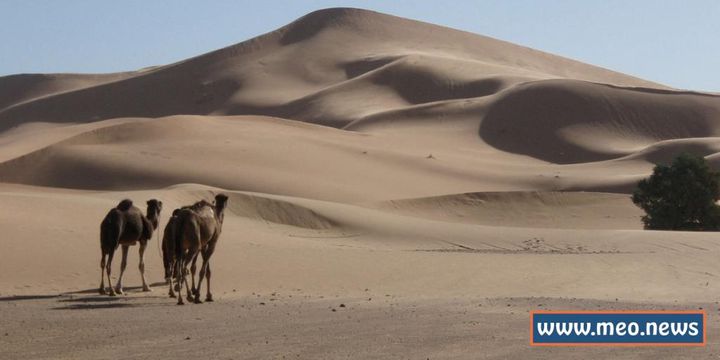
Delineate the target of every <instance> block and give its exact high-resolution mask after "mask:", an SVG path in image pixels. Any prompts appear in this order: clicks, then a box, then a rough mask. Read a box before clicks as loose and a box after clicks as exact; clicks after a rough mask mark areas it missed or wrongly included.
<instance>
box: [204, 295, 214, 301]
mask: <svg viewBox="0 0 720 360" xmlns="http://www.w3.org/2000/svg"><path fill="white" fill-rule="evenodd" d="M213 301H215V300H213V298H212V296H211V295H208V296H207V297H206V298H205V302H213Z"/></svg>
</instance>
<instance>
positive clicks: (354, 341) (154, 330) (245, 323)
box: [0, 289, 719, 359]
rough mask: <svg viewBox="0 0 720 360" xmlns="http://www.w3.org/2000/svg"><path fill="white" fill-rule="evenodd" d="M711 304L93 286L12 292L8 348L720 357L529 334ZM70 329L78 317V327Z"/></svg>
mask: <svg viewBox="0 0 720 360" xmlns="http://www.w3.org/2000/svg"><path fill="white" fill-rule="evenodd" d="M687 306H693V307H698V308H705V309H707V310H709V312H710V315H709V317H708V319H709V320H710V326H709V328H708V331H710V332H711V334H712V333H715V334H717V331H718V326H717V309H716V308H717V306H718V305H717V303H712V304H685V305H683V306H677V305H675V306H668V305H661V304H638V303H624V302H602V301H593V300H577V299H549V298H470V299H468V298H463V299H448V298H443V299H410V300H408V299H403V298H398V297H397V296H395V295H390V294H385V295H383V294H377V293H376V292H373V291H368V295H367V297H362V298H343V297H317V296H309V295H306V294H305V293H304V292H303V291H302V290H298V289H296V290H288V291H286V292H284V293H281V292H277V293H268V294H255V295H249V296H246V297H242V298H239V299H234V300H231V301H223V302H218V303H213V304H203V305H199V306H194V307H193V308H192V310H185V308H182V309H178V308H177V307H176V306H175V305H173V304H171V303H169V302H168V301H167V299H165V298H163V297H160V296H155V295H153V296H146V295H144V294H142V293H130V294H129V295H128V296H125V297H119V298H109V297H99V296H96V295H89V294H72V295H63V296H59V297H51V298H42V297H39V298H38V297H35V298H34V297H28V298H16V299H13V300H10V299H6V298H3V299H2V301H0V309H1V310H2V311H3V314H5V313H9V312H10V313H13V316H12V317H10V318H9V319H7V320H5V318H3V319H4V321H3V324H2V325H0V336H1V337H2V344H3V357H4V358H8V359H18V358H32V359H77V358H86V359H130V358H157V357H168V356H172V357H175V356H181V357H182V356H185V357H187V356H190V357H197V356H200V357H205V358H213V359H269V358H271V359H282V358H285V359H345V358H353V359H354V358H361V359H510V358H512V359H530V358H532V359H577V358H607V359H654V358H668V359H670V358H672V359H680V358H692V359H715V358H717V356H718V353H717V346H718V341H719V340H718V338H717V337H716V336H711V337H710V339H709V341H708V346H707V347H705V348H631V349H628V348H538V347H530V346H529V345H528V311H529V309H543V308H563V309H569V308H573V309H577V308H584V309H627V308H633V309H659V308H664V309H675V308H682V309H686V308H687ZM68 329H72V330H71V331H68Z"/></svg>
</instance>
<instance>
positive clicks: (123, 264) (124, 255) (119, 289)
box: [115, 245, 130, 294]
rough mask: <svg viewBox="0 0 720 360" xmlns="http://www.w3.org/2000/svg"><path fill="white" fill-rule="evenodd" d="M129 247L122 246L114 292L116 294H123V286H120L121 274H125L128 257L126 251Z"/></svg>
mask: <svg viewBox="0 0 720 360" xmlns="http://www.w3.org/2000/svg"><path fill="white" fill-rule="evenodd" d="M129 249H130V247H129V246H128V245H123V246H122V261H121V262H120V276H119V277H118V281H117V285H115V292H117V293H118V294H122V293H123V286H122V278H123V274H124V273H125V268H126V267H127V256H128V250H129Z"/></svg>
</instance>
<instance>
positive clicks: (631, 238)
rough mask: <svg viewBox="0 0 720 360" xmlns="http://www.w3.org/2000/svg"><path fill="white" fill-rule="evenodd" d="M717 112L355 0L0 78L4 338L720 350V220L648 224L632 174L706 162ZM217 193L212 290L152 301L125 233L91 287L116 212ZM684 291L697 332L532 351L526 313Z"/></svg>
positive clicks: (539, 353) (399, 352)
mask: <svg viewBox="0 0 720 360" xmlns="http://www.w3.org/2000/svg"><path fill="white" fill-rule="evenodd" d="M719 124H720V97H718V95H717V94H705V93H696V92H692V91H682V90H676V89H670V88H667V87H665V86H663V85H660V84H655V83H652V82H649V81H645V80H642V79H637V78H634V77H631V76H627V75H624V74H619V73H616V72H612V71H609V70H606V69H601V68H598V67H594V66H591V65H587V64H582V63H579V62H576V61H572V60H569V59H565V58H561V57H558V56H554V55H551V54H546V53H542V52H539V51H536V50H532V49H528V48H524V47H520V46H516V45H513V44H508V43H505V42H502V41H499V40H495V39H491V38H487V37H483V36H479V35H475V34H469V33H464V32H459V31H455V30H452V29H447V28H442V27H439V26H435V25H430V24H424V23H419V22H415V21H411V20H407V19H401V18H396V17H392V16H387V15H383V14H377V13H373V12H369V11H363V10H357V9H330V10H324V11H320V12H316V13H312V14H309V15H308V16H306V17H303V18H301V19H299V20H298V21H296V22H294V23H292V24H289V25H288V26H285V27H283V28H281V29H278V30H277V31H274V32H271V33H268V34H266V35H263V36H260V37H258V38H255V39H251V40H248V41H246V42H243V43H240V44H237V45H233V46H230V47H228V48H224V49H220V50H217V51H215V52H212V53H208V54H204V55H201V56H198V57H195V58H192V59H188V60H185V61H181V62H179V63H175V64H170V65H165V66H157V67H152V68H147V69H144V70H140V71H135V72H128V73H120V74H107V75H81V74H72V75H63V74H54V75H16V76H9V77H2V78H0V203H2V204H3V205H4V206H2V207H0V234H2V237H1V238H0V245H1V246H2V250H1V251H0V315H1V318H2V321H1V322H0V348H1V349H2V351H0V357H1V358H8V359H19V358H32V359H36V358H73V359H77V358H81V359H97V358H154V357H159V356H167V355H180V356H182V355H185V354H187V355H190V356H206V357H209V358H263V359H264V358H282V357H285V358H310V359H312V358H333V359H335V358H346V357H347V358H420V359H425V358H468V359H476V358H498V359H506V358H510V359H513V358H514V359H526V358H549V359H554V358H628V359H631V358H633V359H634V358H653V359H656V358H705V357H708V358H711V357H717V356H718V354H717V353H716V350H715V348H716V346H717V343H718V341H720V340H718V339H719V338H718V337H717V333H718V332H717V329H718V326H717V325H716V324H717V311H718V304H717V300H718V298H720V282H718V281H717V279H718V276H720V273H719V272H718V266H717V259H718V258H720V242H719V241H718V238H717V235H716V234H712V233H688V232H657V231H644V230H642V224H641V222H640V217H641V216H642V214H641V212H640V211H639V210H638V209H637V208H636V207H635V206H634V205H633V204H632V202H631V201H630V197H629V193H630V192H631V190H632V189H633V187H634V186H635V184H636V182H637V181H638V180H639V179H641V178H643V177H645V176H647V175H648V174H649V173H650V171H651V169H652V167H653V166H654V165H655V164H656V163H661V162H665V161H668V160H669V159H671V158H672V157H673V156H674V155H676V154H678V153H679V152H682V151H686V152H691V153H694V154H697V155H701V156H705V157H706V158H707V159H708V161H709V162H710V164H711V165H712V166H714V167H717V166H718V164H720V163H718V161H720V160H719V159H720V155H718V154H720V126H719ZM218 192H223V193H225V194H228V195H229V197H230V200H229V207H228V209H227V215H226V218H225V223H224V225H223V235H222V237H221V239H220V243H219V245H218V249H217V251H216V254H215V255H214V256H213V278H212V282H213V283H212V284H213V289H214V295H215V299H216V301H215V302H214V303H212V304H203V305H186V306H184V307H178V306H175V305H174V303H175V301H174V300H173V299H169V298H167V297H166V296H165V294H166V292H167V288H166V287H165V286H164V285H163V284H162V280H163V270H162V262H161V258H160V254H159V244H158V241H157V237H155V238H153V240H152V241H151V242H150V247H149V250H148V253H147V254H146V263H147V270H146V271H147V276H148V279H149V281H150V282H151V283H152V284H153V289H154V291H153V292H152V293H142V292H139V291H138V286H139V285H140V279H139V275H138V270H137V250H136V247H134V248H132V249H131V253H130V257H129V259H130V260H129V266H128V270H127V272H126V275H125V279H124V283H125V285H126V288H127V289H129V291H128V294H127V295H124V296H119V297H115V298H110V297H103V296H99V295H97V294H96V292H97V288H98V286H99V280H100V274H101V273H100V268H99V261H100V249H99V239H98V237H99V234H98V233H99V224H100V222H101V220H102V218H103V216H104V215H105V214H106V213H107V211H108V209H110V208H112V207H114V206H115V205H116V204H117V203H118V202H119V201H120V200H122V199H124V198H131V199H133V200H134V201H135V203H136V204H138V205H142V204H144V203H145V201H147V200H149V199H151V198H156V199H160V200H162V201H163V203H164V209H163V213H162V214H161V221H160V228H161V229H162V228H163V227H164V225H165V221H167V218H168V216H169V214H170V213H171V212H172V210H173V209H174V208H177V207H179V206H183V205H188V204H191V203H193V202H195V201H197V200H199V199H211V198H212V197H213V195H214V194H216V193H218ZM156 235H158V234H156ZM118 267H119V260H118V259H116V260H115V261H114V267H113V277H115V278H116V277H117V275H118V272H119V271H118V270H119V269H118ZM261 303H262V304H261ZM341 304H344V305H345V306H341ZM696 308H703V309H705V310H707V311H708V314H709V316H710V317H709V320H710V324H709V329H708V331H709V337H708V339H709V345H708V346H707V347H705V348H702V349H666V348H622V349H618V348H604V349H577V348H573V349H565V348H563V349H539V348H532V347H530V346H529V339H528V335H529V334H528V321H529V319H528V311H530V310H532V309H566V310H567V309H696ZM333 310H335V311H333Z"/></svg>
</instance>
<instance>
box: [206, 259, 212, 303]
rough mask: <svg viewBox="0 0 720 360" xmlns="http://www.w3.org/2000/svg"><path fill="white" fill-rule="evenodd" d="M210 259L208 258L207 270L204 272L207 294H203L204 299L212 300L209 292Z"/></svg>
mask: <svg viewBox="0 0 720 360" xmlns="http://www.w3.org/2000/svg"><path fill="white" fill-rule="evenodd" d="M210 274H211V272H210V260H209V259H208V262H207V271H206V272H205V278H207V295H205V301H210V302H212V301H214V300H213V297H212V293H210Z"/></svg>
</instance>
